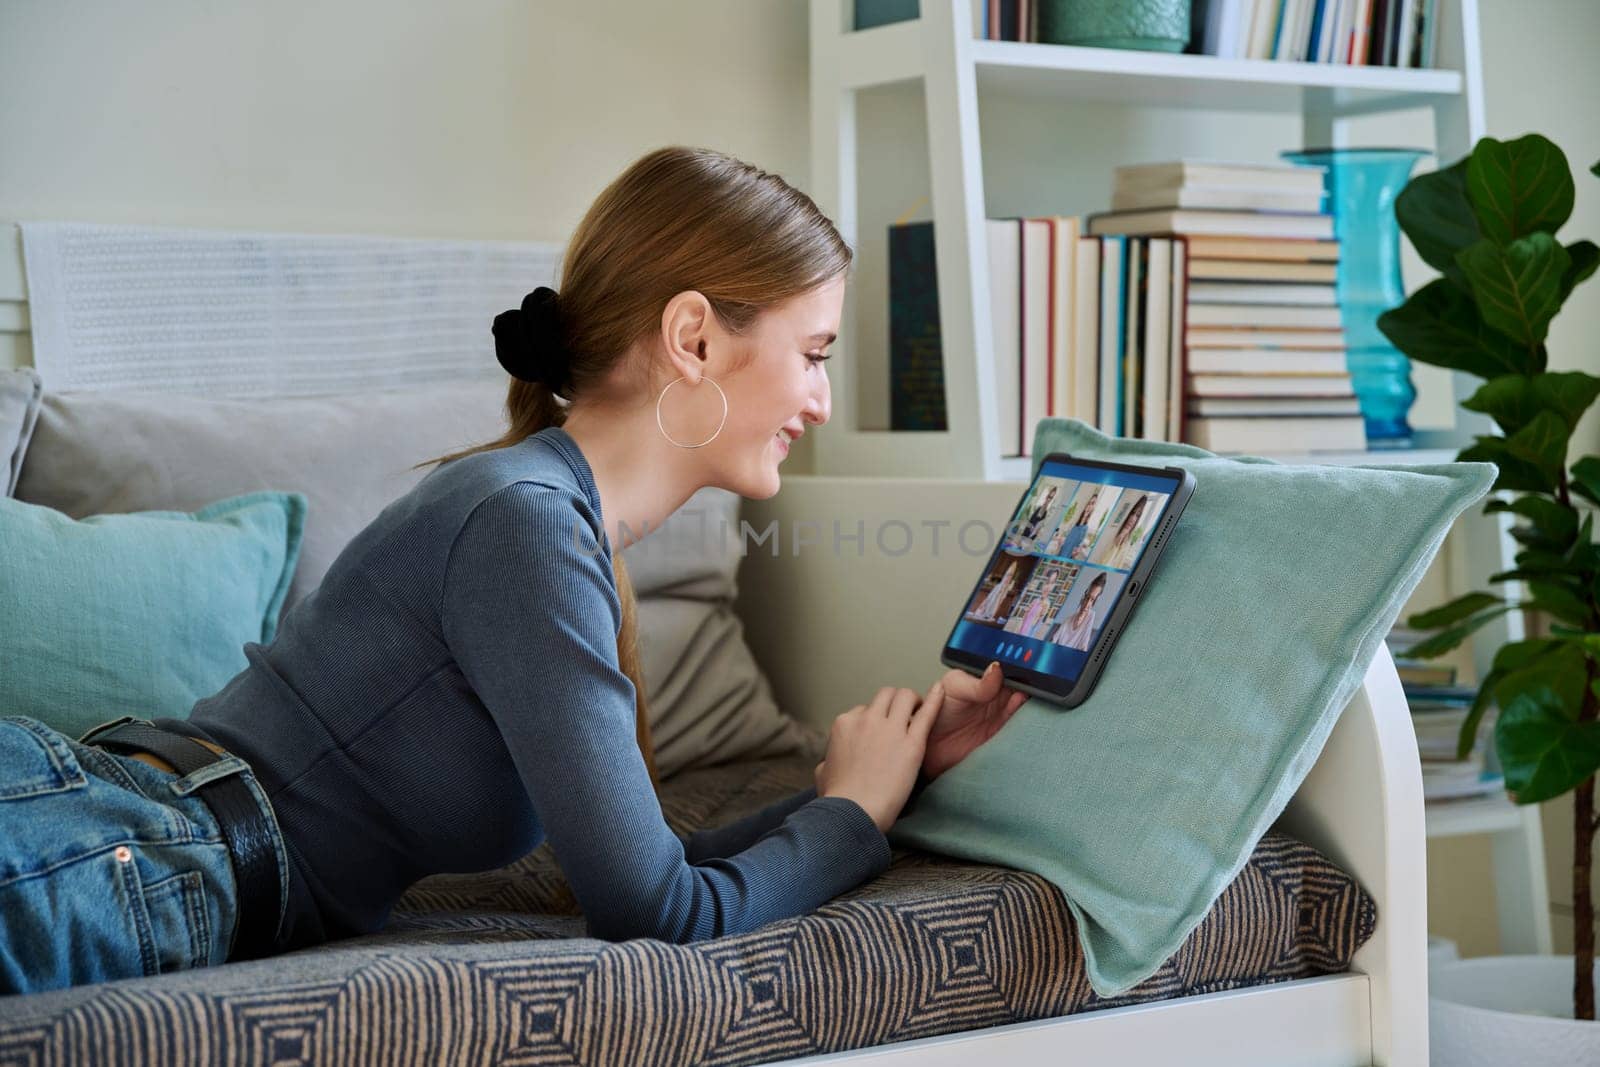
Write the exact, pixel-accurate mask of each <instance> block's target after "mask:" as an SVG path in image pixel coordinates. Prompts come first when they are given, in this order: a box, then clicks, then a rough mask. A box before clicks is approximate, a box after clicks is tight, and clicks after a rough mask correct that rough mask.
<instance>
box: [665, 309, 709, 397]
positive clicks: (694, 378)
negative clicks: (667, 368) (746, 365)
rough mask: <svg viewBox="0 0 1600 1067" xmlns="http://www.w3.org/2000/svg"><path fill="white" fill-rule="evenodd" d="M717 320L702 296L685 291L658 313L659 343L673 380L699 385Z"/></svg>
mask: <svg viewBox="0 0 1600 1067" xmlns="http://www.w3.org/2000/svg"><path fill="white" fill-rule="evenodd" d="M715 319H716V316H715V315H714V314H713V313H712V310H711V301H709V300H707V299H706V296H705V294H704V293H701V292H698V291H696V290H694V289H685V290H684V291H683V292H681V293H678V294H677V295H676V296H674V297H673V298H672V299H671V300H668V301H667V306H666V307H665V308H663V309H662V311H661V341H662V345H663V347H664V348H665V350H666V355H667V360H668V362H669V363H670V364H671V366H672V370H673V373H674V375H675V376H681V377H684V378H687V379H688V380H689V384H690V385H698V384H700V376H701V375H702V374H704V373H705V370H706V359H707V352H706V340H707V337H708V334H709V332H710V330H711V327H712V324H713V323H714V321H715Z"/></svg>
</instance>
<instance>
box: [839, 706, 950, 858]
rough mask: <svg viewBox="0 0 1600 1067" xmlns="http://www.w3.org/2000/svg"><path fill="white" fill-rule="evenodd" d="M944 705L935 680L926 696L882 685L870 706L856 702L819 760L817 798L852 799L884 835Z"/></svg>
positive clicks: (896, 814) (912, 782)
mask: <svg viewBox="0 0 1600 1067" xmlns="http://www.w3.org/2000/svg"><path fill="white" fill-rule="evenodd" d="M943 703H944V689H943V687H942V686H940V685H939V684H938V683H937V682H935V683H934V685H933V687H932V688H930V689H929V690H928V695H927V697H926V698H924V697H921V696H919V695H918V694H917V691H916V690H915V689H895V688H893V687H890V686H885V687H884V688H882V689H880V690H878V695H877V696H875V697H873V698H872V703H871V704H857V705H856V706H855V707H853V708H851V709H850V710H849V711H847V712H845V713H844V714H843V715H841V716H839V717H838V718H837V719H835V720H833V728H832V729H831V730H830V731H829V732H828V751H827V754H826V755H824V756H823V758H822V762H821V763H819V764H817V769H816V779H817V796H819V797H832V796H838V797H848V798H850V799H851V800H853V801H855V802H856V803H857V804H860V805H861V807H862V808H863V809H864V810H865V811H866V813H867V814H868V815H870V816H872V821H873V822H874V823H876V824H877V826H878V829H879V830H881V831H883V832H884V833H888V832H889V827H891V826H893V825H894V821H895V819H897V818H898V817H899V815H900V809H901V808H903V807H905V803H906V798H907V797H908V796H910V795H911V787H912V786H913V785H915V784H916V781H917V768H918V767H920V766H921V765H922V757H923V752H924V751H925V750H926V748H927V744H928V731H929V729H930V728H931V727H932V726H933V722H934V720H935V719H937V718H938V717H939V709H940V707H941V705H942V704H943Z"/></svg>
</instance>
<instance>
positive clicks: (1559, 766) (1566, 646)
mask: <svg viewBox="0 0 1600 1067" xmlns="http://www.w3.org/2000/svg"><path fill="white" fill-rule="evenodd" d="M1555 645H1556V647H1555V648H1554V649H1552V650H1550V651H1549V652H1547V653H1538V652H1537V651H1535V652H1533V653H1524V652H1519V653H1518V655H1517V657H1516V659H1517V660H1518V661H1520V666H1518V667H1516V668H1514V669H1511V670H1508V671H1506V672H1505V673H1504V675H1503V677H1502V678H1501V679H1500V681H1498V682H1497V683H1495V694H1494V695H1495V701H1496V702H1497V703H1498V704H1499V705H1500V716H1499V721H1498V722H1497V723H1496V724H1495V748H1496V751H1497V752H1498V754H1499V756H1500V763H1501V766H1502V768H1503V769H1504V771H1505V776H1506V788H1507V789H1508V790H1510V791H1511V792H1512V794H1513V795H1514V796H1515V797H1516V800H1517V802H1518V803H1519V804H1529V803H1532V802H1534V801H1537V800H1548V799H1550V798H1551V797H1555V796H1560V795H1561V794H1562V793H1565V792H1566V791H1567V790H1569V789H1571V788H1572V787H1573V786H1575V785H1577V784H1578V783H1579V782H1582V781H1584V780H1585V779H1586V778H1588V776H1589V775H1590V774H1593V773H1594V770H1595V768H1596V767H1597V766H1600V723H1592V722H1591V723H1579V722H1578V713H1579V711H1580V709H1581V708H1582V704H1583V694H1584V690H1585V689H1586V688H1587V687H1588V684H1589V683H1588V658H1587V657H1586V656H1585V655H1584V653H1583V650H1582V649H1581V648H1579V647H1577V646H1575V645H1572V644H1570V643H1566V642H1556V643H1555ZM1497 658H1498V657H1497ZM1574 775H1576V777H1573V776H1574Z"/></svg>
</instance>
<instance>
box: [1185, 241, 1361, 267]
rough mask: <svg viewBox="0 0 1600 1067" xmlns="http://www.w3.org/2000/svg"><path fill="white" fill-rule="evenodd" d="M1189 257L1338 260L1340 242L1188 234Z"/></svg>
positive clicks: (1303, 260) (1331, 261) (1321, 261)
mask: <svg viewBox="0 0 1600 1067" xmlns="http://www.w3.org/2000/svg"><path fill="white" fill-rule="evenodd" d="M1189 256H1190V258H1192V259H1236V260H1239V259H1242V260H1257V259H1260V260H1270V261H1274V262H1276V261H1287V262H1292V263H1337V262H1338V261H1339V242H1338V241H1334V240H1317V241H1308V240H1292V239H1291V240H1277V239H1272V238H1265V239H1263V238H1248V237H1214V236H1210V235H1207V234H1191V235H1189Z"/></svg>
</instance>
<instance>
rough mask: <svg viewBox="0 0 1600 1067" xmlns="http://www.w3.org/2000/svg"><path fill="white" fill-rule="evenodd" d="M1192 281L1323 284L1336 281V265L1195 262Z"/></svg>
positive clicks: (1263, 261) (1193, 263) (1337, 266)
mask: <svg viewBox="0 0 1600 1067" xmlns="http://www.w3.org/2000/svg"><path fill="white" fill-rule="evenodd" d="M1189 277H1190V278H1192V279H1194V280H1195V281H1248V282H1266V283H1274V282H1319V283H1320V282H1325V283H1328V284H1332V283H1333V282H1335V281H1337V280H1338V277H1339V265H1338V264H1337V263H1288V262H1281V261H1272V260H1249V259H1196V260H1194V261H1192V262H1191V263H1190V264H1189Z"/></svg>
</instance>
